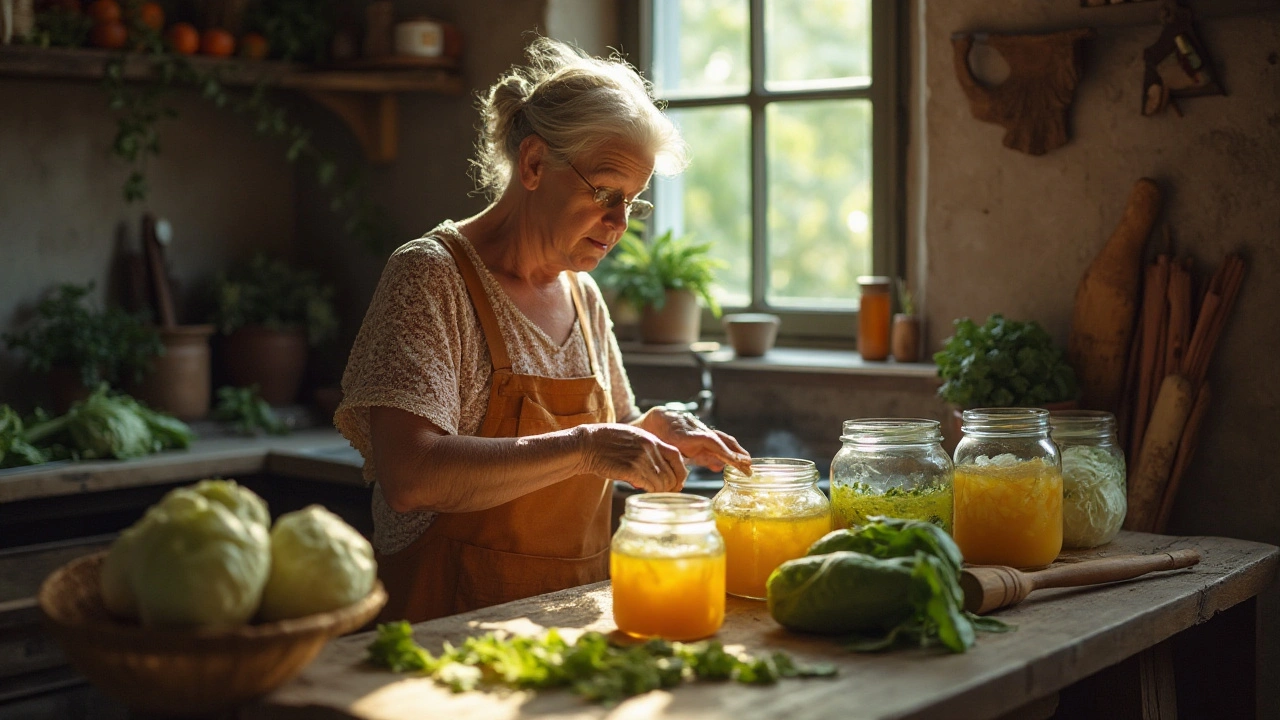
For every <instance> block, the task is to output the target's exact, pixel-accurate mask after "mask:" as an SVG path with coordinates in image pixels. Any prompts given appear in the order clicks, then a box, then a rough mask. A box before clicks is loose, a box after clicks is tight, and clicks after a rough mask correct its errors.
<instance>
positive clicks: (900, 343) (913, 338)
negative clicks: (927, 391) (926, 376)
mask: <svg viewBox="0 0 1280 720" xmlns="http://www.w3.org/2000/svg"><path fill="white" fill-rule="evenodd" d="M898 308H899V309H900V310H901V312H898V313H894V315H893V329H892V331H891V332H890V335H889V347H890V348H891V349H892V352H893V359H894V360H897V361H898V362H918V361H919V360H920V350H921V347H920V338H921V336H922V335H921V332H920V316H919V315H917V314H916V300H915V296H914V295H912V294H911V290H910V289H909V288H907V283H906V282H905V281H903V280H902V278H898Z"/></svg>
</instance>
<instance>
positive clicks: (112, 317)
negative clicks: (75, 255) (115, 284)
mask: <svg viewBox="0 0 1280 720" xmlns="http://www.w3.org/2000/svg"><path fill="white" fill-rule="evenodd" d="M93 287H94V284H93V283H92V282H90V283H87V284H85V285H74V284H64V285H61V286H59V287H58V288H56V289H55V290H54V291H53V292H52V293H51V294H50V295H48V296H47V297H45V298H44V299H42V300H41V301H40V303H39V304H38V305H37V306H36V310H35V317H34V318H33V319H32V321H31V322H30V323H29V324H28V325H27V326H26V327H25V328H23V329H22V330H20V331H18V332H15V333H6V334H5V335H4V341H5V343H6V344H7V345H8V346H9V348H10V349H13V350H21V351H22V352H23V353H24V354H25V355H26V357H27V361H26V366H27V369H29V370H31V371H33V372H37V373H46V374H47V375H48V376H49V386H50V390H51V392H52V393H53V405H54V409H55V411H56V412H59V413H62V412H66V410H67V408H68V407H70V406H71V403H72V402H74V401H76V400H82V399H84V398H86V397H88V395H89V392H90V391H91V390H92V389H93V388H95V387H97V386H98V385H99V384H100V383H102V382H106V383H108V384H110V385H111V386H112V387H115V388H123V387H124V386H125V385H126V384H129V383H132V382H138V381H141V380H142V379H143V377H144V376H145V375H146V373H147V372H148V371H150V369H151V367H152V365H153V362H154V360H155V358H156V357H157V356H158V355H160V354H161V353H162V352H163V350H164V348H163V345H162V344H161V342H160V335H159V333H157V332H156V330H155V328H153V327H151V326H149V325H147V324H146V323H145V322H144V321H143V319H142V318H141V317H139V316H137V315H132V314H130V313H127V312H125V311H124V310H122V309H120V308H118V307H106V308H103V309H98V308H94V307H92V306H90V304H89V303H88V302H87V301H86V298H87V296H88V295H89V293H91V292H92V291H93Z"/></svg>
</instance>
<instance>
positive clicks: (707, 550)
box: [609, 493, 725, 640]
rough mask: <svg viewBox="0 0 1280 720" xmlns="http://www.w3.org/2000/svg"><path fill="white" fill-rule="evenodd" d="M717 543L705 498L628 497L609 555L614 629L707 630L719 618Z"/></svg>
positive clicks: (642, 633)
mask: <svg viewBox="0 0 1280 720" xmlns="http://www.w3.org/2000/svg"><path fill="white" fill-rule="evenodd" d="M724 548H725V546H724V540H723V539H722V538H721V537H720V533H719V532H717V531H716V523H715V518H714V517H713V516H712V514H711V501H710V500H708V499H707V498H704V497H699V496H697V495H688V494H684V493H647V494H642V495H632V496H631V497H628V498H627V504H626V512H625V514H624V515H623V516H622V521H621V525H620V526H619V527H618V532H617V533H615V534H614V536H613V544H612V546H611V549H610V553H609V574H610V576H611V580H612V585H613V621H614V623H615V624H617V626H618V629H619V630H621V631H622V632H624V633H626V634H628V635H631V636H633V637H641V638H663V639H666V640H697V639H699V638H705V637H708V636H711V635H714V634H715V633H716V631H718V630H719V629H720V625H721V624H723V623H724V601H725V597H724V580H725V551H724Z"/></svg>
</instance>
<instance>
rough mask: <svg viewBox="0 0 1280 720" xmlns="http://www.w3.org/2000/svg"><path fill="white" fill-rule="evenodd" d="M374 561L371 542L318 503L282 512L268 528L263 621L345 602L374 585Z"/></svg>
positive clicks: (312, 611) (332, 607)
mask: <svg viewBox="0 0 1280 720" xmlns="http://www.w3.org/2000/svg"><path fill="white" fill-rule="evenodd" d="M376 574H377V565H376V564H375V563H374V560H373V547H372V546H370V545H369V541H368V540H365V539H364V536H363V535H361V534H360V533H359V532H357V531H356V529H355V528H353V527H351V526H350V525H348V524H347V523H345V522H343V520H342V518H340V517H338V516H337V515H334V514H333V513H331V512H329V511H328V510H326V509H324V508H323V507H320V506H319V505H311V506H310V507H307V508H304V509H302V510H298V511H296V512H291V513H286V514H284V515H281V516H280V517H279V518H277V519H276V524H275V527H273V528H272V529H271V575H270V578H269V579H268V580H267V587H266V590H265V592H264V593H263V596H262V611H261V617H262V619H263V620H283V619H286V618H296V617H302V616H304V615H311V614H313V613H319V612H328V611H330V610H337V609H338V608H343V607H346V606H348V605H350V604H352V603H354V602H356V601H357V600H359V599H361V598H363V597H365V596H366V595H368V594H369V592H370V591H371V590H372V589H373V583H374V578H375V576H376Z"/></svg>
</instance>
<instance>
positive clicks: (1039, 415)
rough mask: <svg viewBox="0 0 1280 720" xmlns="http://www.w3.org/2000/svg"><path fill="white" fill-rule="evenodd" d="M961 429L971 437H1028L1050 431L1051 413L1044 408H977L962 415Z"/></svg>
mask: <svg viewBox="0 0 1280 720" xmlns="http://www.w3.org/2000/svg"><path fill="white" fill-rule="evenodd" d="M960 421H961V424H960V429H961V430H963V431H964V432H965V433H966V434H969V435H1026V434H1040V433H1045V432H1048V430H1049V411H1048V410H1044V409H1042V408H1018V407H1001V408H975V409H973V410H965V411H964V412H963V413H961V415H960Z"/></svg>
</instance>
